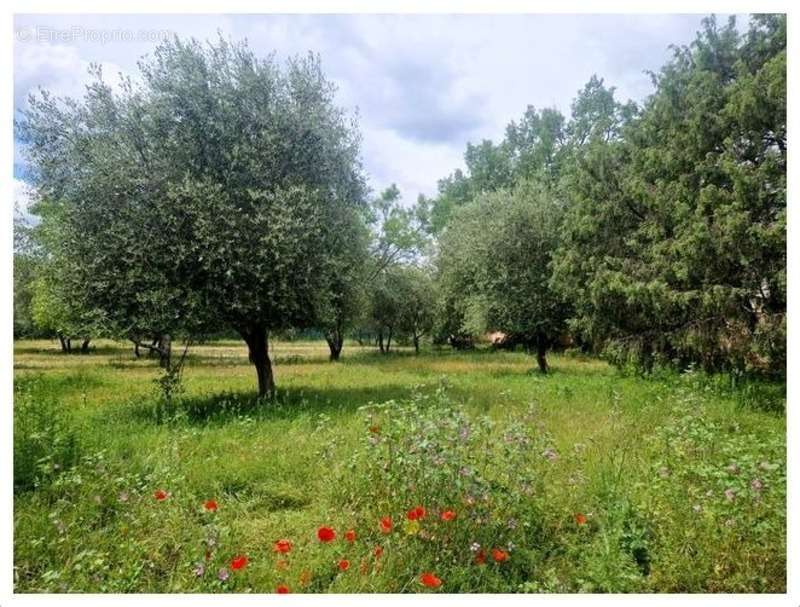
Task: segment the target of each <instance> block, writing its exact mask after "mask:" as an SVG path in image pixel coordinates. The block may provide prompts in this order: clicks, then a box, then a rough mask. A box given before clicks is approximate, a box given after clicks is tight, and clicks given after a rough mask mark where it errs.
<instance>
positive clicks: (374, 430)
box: [369, 426, 381, 434]
mask: <svg viewBox="0 0 800 607" xmlns="http://www.w3.org/2000/svg"><path fill="white" fill-rule="evenodd" d="M369 431H370V432H371V433H372V434H380V433H381V427H380V426H370V427H369Z"/></svg>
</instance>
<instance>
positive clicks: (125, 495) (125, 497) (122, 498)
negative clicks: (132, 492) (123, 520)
mask: <svg viewBox="0 0 800 607" xmlns="http://www.w3.org/2000/svg"><path fill="white" fill-rule="evenodd" d="M117 499H119V501H121V502H127V501H128V492H127V491H122V492H121V493H120V494H119V496H118V498H117Z"/></svg>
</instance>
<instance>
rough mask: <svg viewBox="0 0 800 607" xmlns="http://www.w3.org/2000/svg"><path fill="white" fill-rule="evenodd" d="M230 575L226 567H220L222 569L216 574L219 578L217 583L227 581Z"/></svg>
mask: <svg viewBox="0 0 800 607" xmlns="http://www.w3.org/2000/svg"><path fill="white" fill-rule="evenodd" d="M230 575H231V574H230V573H228V568H227V567H222V568H221V569H220V570H219V571H218V572H217V577H218V578H219V581H220V582H224V581H225V580H227V579H228V578H229V577H230Z"/></svg>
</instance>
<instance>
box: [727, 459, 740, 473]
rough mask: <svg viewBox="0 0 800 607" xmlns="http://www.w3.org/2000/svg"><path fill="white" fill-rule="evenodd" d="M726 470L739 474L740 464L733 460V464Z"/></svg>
mask: <svg viewBox="0 0 800 607" xmlns="http://www.w3.org/2000/svg"><path fill="white" fill-rule="evenodd" d="M725 470H727V471H728V472H730V473H731V474H739V466H738V465H737V464H736V462H733V463H732V464H730V465H729V466H727V467H726V468H725Z"/></svg>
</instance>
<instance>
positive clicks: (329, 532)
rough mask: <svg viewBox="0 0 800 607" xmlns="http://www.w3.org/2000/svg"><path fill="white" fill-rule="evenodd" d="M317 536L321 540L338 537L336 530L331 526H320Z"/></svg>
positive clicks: (330, 539) (330, 540) (331, 539)
mask: <svg viewBox="0 0 800 607" xmlns="http://www.w3.org/2000/svg"><path fill="white" fill-rule="evenodd" d="M317 537H318V538H319V541H320V542H326V543H327V542H332V541H333V540H334V539H336V532H335V531H334V530H333V529H331V528H330V527H320V528H319V529H318V530H317Z"/></svg>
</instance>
